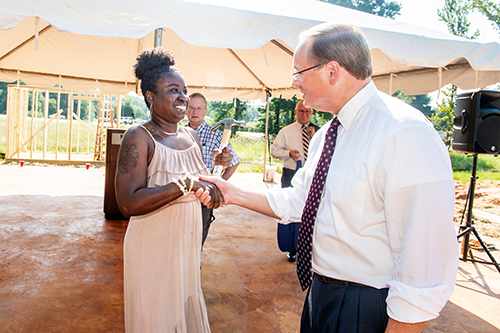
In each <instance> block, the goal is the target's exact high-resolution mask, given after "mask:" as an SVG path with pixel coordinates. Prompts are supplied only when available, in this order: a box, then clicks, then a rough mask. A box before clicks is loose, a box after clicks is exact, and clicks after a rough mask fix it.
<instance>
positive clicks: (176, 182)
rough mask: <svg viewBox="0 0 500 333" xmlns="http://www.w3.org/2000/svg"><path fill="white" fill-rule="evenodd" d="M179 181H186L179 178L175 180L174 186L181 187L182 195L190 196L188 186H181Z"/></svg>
mask: <svg viewBox="0 0 500 333" xmlns="http://www.w3.org/2000/svg"><path fill="white" fill-rule="evenodd" d="M179 180H180V181H181V182H184V180H183V179H181V178H177V179H176V180H174V184H175V185H177V186H178V187H179V190H181V192H182V195H188V194H189V192H188V191H187V190H186V184H183V185H181V183H180V182H179Z"/></svg>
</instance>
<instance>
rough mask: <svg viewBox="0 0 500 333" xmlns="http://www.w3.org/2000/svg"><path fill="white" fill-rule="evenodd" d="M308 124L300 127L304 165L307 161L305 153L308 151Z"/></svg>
mask: <svg viewBox="0 0 500 333" xmlns="http://www.w3.org/2000/svg"><path fill="white" fill-rule="evenodd" d="M308 125H309V123H307V124H305V125H302V148H303V149H304V163H305V162H306V160H307V152H308V151H309V141H310V140H311V138H309V133H308V132H307V128H308Z"/></svg>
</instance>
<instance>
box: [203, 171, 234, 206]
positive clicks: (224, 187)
mask: <svg viewBox="0 0 500 333" xmlns="http://www.w3.org/2000/svg"><path fill="white" fill-rule="evenodd" d="M200 179H201V180H203V181H206V182H207V183H209V184H211V185H212V186H214V187H216V188H217V189H218V190H219V191H220V192H221V193H222V196H223V197H222V202H223V206H225V205H229V204H232V203H233V201H232V200H231V193H230V192H231V189H232V188H234V186H233V185H232V184H231V183H229V182H227V181H225V180H224V179H222V178H220V177H211V176H200ZM195 194H196V197H197V198H198V199H199V200H200V201H201V203H202V204H204V205H205V206H207V207H208V208H211V207H210V206H209V205H210V204H211V202H212V198H211V196H212V193H210V192H209V191H201V190H198V191H196V193H195ZM228 200H229V201H228Z"/></svg>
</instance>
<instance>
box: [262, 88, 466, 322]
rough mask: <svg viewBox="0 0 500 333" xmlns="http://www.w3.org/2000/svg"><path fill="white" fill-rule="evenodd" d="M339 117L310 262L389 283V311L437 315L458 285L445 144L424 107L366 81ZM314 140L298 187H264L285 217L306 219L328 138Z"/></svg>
mask: <svg viewBox="0 0 500 333" xmlns="http://www.w3.org/2000/svg"><path fill="white" fill-rule="evenodd" d="M338 118H339V120H340V123H341V126H339V129H338V139H337V144H336V148H335V153H334V155H333V158H332V163H331V166H330V169H329V172H328V176H327V180H326V184H325V189H324V191H323V196H322V201H321V203H320V206H319V209H318V215H317V218H316V223H315V228H314V236H313V259H312V268H313V271H314V272H316V273H318V274H321V275H324V276H328V277H332V278H337V279H341V280H347V281H352V282H358V283H362V284H365V285H369V286H372V287H375V288H385V287H388V288H389V294H388V297H387V311H388V315H389V316H390V317H391V318H393V319H395V320H397V321H401V322H407V323H415V322H422V321H427V320H430V319H433V318H435V317H437V316H438V315H439V312H440V311H441V309H442V308H443V307H444V305H445V304H446V302H447V300H448V298H449V297H450V296H451V294H452V292H453V288H454V286H455V281H456V273H457V267H458V243H457V238H456V234H455V228H454V224H453V209H454V202H455V188H454V181H453V172H452V169H451V163H450V159H449V154H448V151H447V149H446V147H445V145H444V144H443V142H442V140H441V139H440V137H439V135H438V134H437V132H436V131H435V130H434V128H433V127H432V124H431V123H430V122H429V121H428V120H427V119H426V118H425V116H423V114H422V113H421V112H420V111H418V110H416V109H414V108H412V107H410V106H409V105H407V104H405V103H404V102H402V101H400V100H398V99H396V98H392V97H390V96H388V95H386V94H383V93H381V92H378V91H377V89H376V87H375V85H374V84H373V82H370V83H369V84H367V85H366V86H365V87H364V88H363V89H362V90H361V91H360V92H358V94H356V95H355V96H354V97H353V98H352V99H351V100H350V101H349V102H348V103H347V104H346V105H345V106H344V107H343V108H342V110H341V111H340V112H339V115H338ZM328 126H330V123H327V124H325V125H324V126H323V127H322V128H321V130H320V131H319V132H318V133H316V135H314V137H313V139H312V141H311V143H310V145H309V157H308V159H307V162H306V163H305V166H304V167H303V168H302V169H300V170H299V171H298V172H297V174H296V175H295V177H294V178H293V181H292V185H293V188H284V189H274V190H270V191H268V192H266V197H267V200H268V201H269V204H270V206H271V208H272V210H273V211H274V213H275V214H276V215H277V216H279V217H280V218H281V221H280V223H289V222H293V221H297V220H300V216H301V214H302V210H303V208H304V205H305V201H306V199H307V194H308V191H309V187H310V185H311V182H312V177H313V174H314V170H315V168H316V164H317V163H318V161H319V158H320V155H321V150H322V148H323V144H324V137H325V133H326V130H327V129H328Z"/></svg>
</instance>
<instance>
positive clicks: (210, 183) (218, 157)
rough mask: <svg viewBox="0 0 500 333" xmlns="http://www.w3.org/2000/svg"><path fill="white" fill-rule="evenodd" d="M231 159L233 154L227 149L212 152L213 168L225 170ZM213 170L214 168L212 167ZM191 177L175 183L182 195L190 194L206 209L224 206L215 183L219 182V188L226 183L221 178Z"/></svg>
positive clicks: (222, 198) (180, 179)
mask: <svg viewBox="0 0 500 333" xmlns="http://www.w3.org/2000/svg"><path fill="white" fill-rule="evenodd" d="M232 159H233V153H232V152H231V149H229V148H228V147H224V149H222V150H214V166H216V165H221V166H222V169H223V170H225V169H226V168H227V167H228V166H229V164H230V163H231V161H232ZM214 169H215V167H214ZM202 178H203V179H200V178H198V177H192V176H190V175H187V176H185V177H183V178H179V179H178V180H176V181H175V184H176V185H177V186H178V187H179V189H180V190H181V191H182V193H183V194H184V195H187V194H189V193H191V192H194V193H195V194H196V197H197V198H198V199H199V200H200V201H201V203H203V204H204V205H205V206H207V207H208V208H219V207H222V206H224V204H225V203H224V195H223V193H222V192H221V190H220V189H219V188H218V187H217V185H216V184H215V183H217V181H220V186H222V184H224V183H226V182H225V180H224V179H222V178H221V177H203V176H202Z"/></svg>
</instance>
